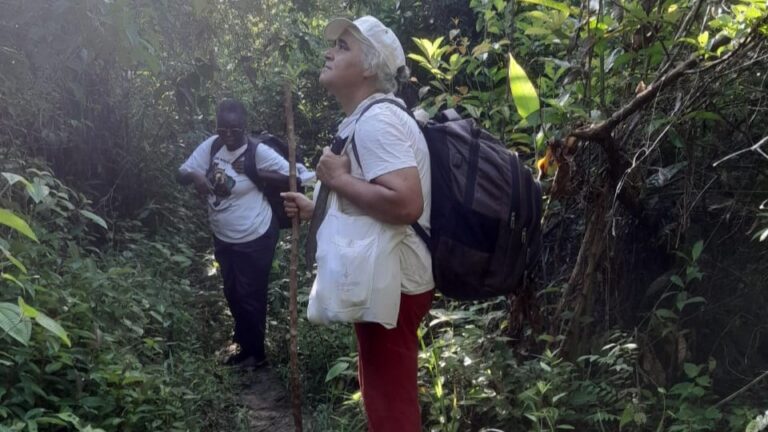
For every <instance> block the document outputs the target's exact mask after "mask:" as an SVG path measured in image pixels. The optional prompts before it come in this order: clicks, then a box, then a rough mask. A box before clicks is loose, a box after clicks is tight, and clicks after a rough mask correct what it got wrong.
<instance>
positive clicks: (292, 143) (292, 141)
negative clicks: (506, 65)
mask: <svg viewBox="0 0 768 432" xmlns="http://www.w3.org/2000/svg"><path fill="white" fill-rule="evenodd" d="M291 88H292V86H291V81H290V79H287V80H286V81H285V84H284V85H283V95H284V96H283V102H284V104H285V105H284V106H285V134H286V138H287V139H288V163H289V170H290V171H289V180H288V181H289V185H290V190H291V192H296V190H297V187H296V136H295V133H294V130H293V92H292V90H291ZM298 267H299V216H298V215H296V216H294V217H293V226H292V227H291V264H290V271H289V276H288V277H289V291H290V294H289V295H290V306H289V307H288V309H289V314H290V329H291V330H290V334H291V342H290V345H291V347H290V350H291V405H292V406H293V424H294V425H295V426H296V432H301V431H302V429H303V427H302V420H301V386H300V384H299V354H298V336H299V331H298V311H297V305H296V297H297V294H298V285H299V283H298Z"/></svg>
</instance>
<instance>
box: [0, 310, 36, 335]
mask: <svg viewBox="0 0 768 432" xmlns="http://www.w3.org/2000/svg"><path fill="white" fill-rule="evenodd" d="M0 330H2V331H3V332H5V333H7V334H9V335H11V337H12V338H14V339H16V340H17V341H19V342H21V343H22V344H24V345H27V344H28V343H29V338H30V337H32V322H31V321H30V320H29V318H26V317H24V316H23V315H22V313H21V309H19V306H18V305H15V304H13V303H0Z"/></svg>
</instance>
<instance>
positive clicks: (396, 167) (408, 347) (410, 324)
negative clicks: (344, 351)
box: [283, 16, 434, 432]
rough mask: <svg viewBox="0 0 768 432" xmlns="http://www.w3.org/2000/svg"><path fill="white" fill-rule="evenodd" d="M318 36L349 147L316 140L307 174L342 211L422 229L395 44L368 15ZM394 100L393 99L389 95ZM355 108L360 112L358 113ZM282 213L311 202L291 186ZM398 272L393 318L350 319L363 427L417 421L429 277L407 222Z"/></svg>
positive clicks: (416, 135) (306, 212)
mask: <svg viewBox="0 0 768 432" xmlns="http://www.w3.org/2000/svg"><path fill="white" fill-rule="evenodd" d="M325 37H326V38H327V39H329V40H332V41H334V45H333V47H331V48H330V49H328V50H327V51H326V53H325V66H324V67H323V70H322V71H321V73H320V83H321V84H322V85H323V86H324V87H325V88H326V89H327V90H328V92H329V93H330V94H332V95H333V96H334V97H335V98H336V100H337V101H338V102H339V103H340V105H341V106H342V108H343V110H344V112H345V114H346V115H347V117H346V118H345V119H344V120H343V121H342V122H341V124H340V125H339V128H338V132H337V138H338V139H343V140H345V141H346V140H347V139H348V138H349V137H350V135H351V134H353V133H354V141H355V145H356V147H357V153H358V154H357V157H356V158H352V159H350V157H349V154H348V153H347V151H348V152H350V153H351V152H352V151H351V150H349V146H347V151H345V152H344V153H343V154H342V155H336V154H334V153H333V152H331V151H330V149H328V148H325V149H324V151H323V156H322V157H321V159H320V161H319V163H318V166H317V176H318V178H319V179H320V180H321V181H322V186H321V187H323V188H325V187H327V188H329V189H330V190H331V191H333V192H334V193H336V194H337V196H338V197H340V199H341V203H342V204H341V206H342V207H341V208H342V211H345V212H349V213H350V214H355V213H357V214H360V213H362V214H364V215H367V216H370V217H372V218H374V219H375V220H377V221H378V222H380V223H382V224H390V225H401V226H409V225H411V224H413V223H414V222H417V221H418V222H419V224H420V225H421V226H422V227H424V228H425V229H427V230H428V229H429V215H430V205H429V203H430V199H429V198H430V194H431V181H430V166H429V152H428V149H427V144H426V141H425V139H424V136H423V135H422V133H421V130H420V129H419V126H418V125H417V123H416V122H415V121H414V120H413V119H412V118H411V117H410V116H409V115H408V114H407V113H405V112H404V111H403V110H402V109H401V108H398V107H396V106H393V105H392V104H391V103H379V104H376V105H371V106H370V107H369V105H370V104H371V103H372V102H374V101H376V100H378V99H381V98H389V99H394V98H395V96H394V95H393V91H395V90H396V89H397V88H398V83H402V82H405V80H407V78H408V69H407V68H406V66H405V54H404V52H403V48H402V46H401V45H400V42H399V41H398V39H397V37H396V36H395V34H394V33H393V32H392V31H391V30H390V29H389V28H387V27H385V26H384V25H383V24H382V23H381V22H379V21H378V20H377V19H376V18H373V17H370V16H366V17H362V18H360V19H357V20H355V21H354V22H352V21H349V20H346V19H336V20H333V21H331V22H330V23H329V24H328V26H327V27H326V28H325ZM396 101H397V102H399V103H400V104H403V102H402V100H399V99H396ZM363 111H365V113H364V115H361V114H362V113H363ZM283 197H284V198H285V207H286V211H287V212H288V214H289V215H295V214H299V215H300V217H301V218H302V219H309V218H311V217H312V214H313V212H314V204H313V202H312V201H310V200H309V199H308V198H307V197H305V196H304V195H302V194H297V193H285V194H283ZM397 247H398V249H399V251H398V253H399V256H400V264H401V265H400V268H401V272H402V282H401V285H400V287H399V289H400V309H399V315H398V318H397V325H396V327H395V328H391V329H387V328H385V327H384V326H383V325H381V324H380V323H372V322H366V323H355V332H356V335H357V344H358V351H359V357H358V358H359V363H358V372H359V381H360V388H361V392H362V395H363V401H364V404H365V410H366V414H367V416H368V425H369V431H373V432H388V431H393V432H417V431H420V430H421V415H420V412H419V403H418V389H417V372H418V362H417V356H418V339H417V334H416V331H417V329H418V326H419V323H420V322H421V321H422V319H423V318H424V316H425V315H426V314H427V312H428V311H429V308H430V305H431V302H432V295H433V288H434V281H433V279H432V271H431V268H432V267H431V257H430V254H429V251H428V249H427V247H426V245H425V244H424V242H423V241H422V240H421V238H419V236H418V235H417V234H416V233H415V232H414V231H413V229H412V228H410V227H408V232H407V234H406V236H405V238H404V240H402V242H401V243H400V244H399V245H398V246H397Z"/></svg>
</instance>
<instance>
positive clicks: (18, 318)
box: [0, 163, 236, 431]
mask: <svg viewBox="0 0 768 432" xmlns="http://www.w3.org/2000/svg"><path fill="white" fill-rule="evenodd" d="M19 167H21V168H24V164H23V163H20V164H19ZM25 175H31V176H34V177H32V181H27V180H26V178H24V177H23V176H22V175H21V174H18V173H13V174H11V173H4V177H5V179H6V180H8V181H7V182H6V184H5V185H3V188H2V190H3V191H4V192H3V195H2V196H0V204H1V205H2V206H4V207H8V208H15V209H17V211H19V212H23V213H25V214H26V215H27V219H28V220H31V221H32V222H33V226H34V232H35V233H37V238H36V240H39V241H35V242H33V241H32V240H31V238H34V237H32V236H28V233H27V232H25V230H18V232H21V233H23V234H24V236H21V235H18V234H15V233H16V232H17V231H15V229H16V228H18V227H19V226H21V227H22V228H24V227H25V228H26V230H28V232H29V233H31V232H32V228H30V227H28V226H27V225H26V224H24V225H19V224H18V223H16V224H12V225H10V226H11V227H12V228H14V230H13V231H12V230H8V229H6V230H4V231H0V235H1V236H2V237H0V244H2V245H3V250H4V252H5V256H6V259H7V260H6V261H0V271H2V274H3V281H2V282H0V283H2V285H3V295H2V297H0V300H5V301H4V302H0V329H1V330H2V336H0V364H2V369H1V370H2V373H1V374H0V376H1V377H2V380H3V382H4V389H3V390H2V391H1V392H0V401H2V403H1V404H0V429H2V430H29V431H35V430H38V429H47V428H57V429H56V430H79V431H100V430H101V431H110V430H169V431H170V430H211V429H220V428H224V429H227V430H234V427H236V419H235V417H234V415H232V416H228V415H226V414H225V413H224V412H225V410H232V403H233V402H232V400H231V399H229V398H226V397H224V398H222V389H226V388H228V385H230V383H229V380H228V378H227V376H226V375H222V374H221V372H220V371H219V370H218V366H216V365H215V364H214V361H213V356H212V355H211V354H212V352H213V350H214V349H215V348H216V347H215V346H210V345H209V346H204V345H202V344H201V341H204V340H206V339H205V338H201V337H200V334H202V333H208V332H210V331H211V330H213V329H207V328H205V326H206V324H205V323H204V321H201V313H202V312H203V310H204V309H201V307H202V308H205V307H211V306H214V305H210V304H209V305H208V306H205V303H202V304H201V303H199V301H200V300H201V299H200V294H196V290H197V289H199V288H196V287H195V286H193V285H191V284H190V281H189V280H188V279H187V276H188V274H189V272H190V271H191V270H194V267H193V266H194V265H195V264H197V265H200V264H201V263H200V262H199V260H198V259H197V258H196V257H195V256H194V255H193V253H192V248H191V246H190V244H189V243H188V242H191V241H195V238H196V236H197V234H192V233H193V232H194V231H192V230H193V229H198V226H197V225H196V224H188V225H187V226H178V227H176V228H174V229H170V230H167V231H166V232H165V233H162V234H160V235H158V236H156V237H154V238H151V237H149V236H148V235H147V233H146V232H145V231H144V230H143V229H141V227H140V226H139V225H137V224H136V223H124V222H118V223H115V227H114V229H115V231H114V232H113V233H114V234H117V235H119V236H120V237H121V238H123V239H124V243H123V244H122V246H120V247H113V246H112V245H110V246H109V247H106V248H105V247H103V246H102V247H98V246H99V243H101V244H102V245H104V243H103V242H104V240H103V237H102V235H103V230H104V228H106V227H107V226H108V225H107V224H106V222H105V221H104V220H103V219H102V218H101V217H99V216H97V215H96V214H95V213H93V212H92V210H91V208H90V206H89V204H88V200H87V199H85V197H84V196H82V195H81V194H78V193H76V192H75V191H73V190H72V189H70V188H68V187H66V186H64V185H63V184H62V183H61V182H60V181H59V180H58V179H56V178H55V177H53V176H52V175H51V174H50V173H48V172H46V171H42V170H37V169H33V168H31V167H30V168H27V169H26V172H25ZM32 184H37V185H39V187H38V188H37V189H34V190H31V189H29V188H27V187H26V186H27V185H32ZM15 185H24V186H25V187H24V188H19V187H15ZM35 190H37V191H39V193H36V192H35ZM7 214H11V213H10V212H7ZM19 220H21V219H19ZM183 236H187V237H186V238H185V237H183ZM22 263H24V264H22ZM200 273H202V272H200ZM201 277H202V274H201ZM214 289H215V288H214ZM216 307H218V308H219V309H220V306H216ZM33 324H34V325H33ZM220 337H224V335H220ZM206 351H207V353H208V354H207V355H206V354H204V353H205V352H206ZM216 411H221V412H219V413H217V412H216ZM225 425H226V426H225Z"/></svg>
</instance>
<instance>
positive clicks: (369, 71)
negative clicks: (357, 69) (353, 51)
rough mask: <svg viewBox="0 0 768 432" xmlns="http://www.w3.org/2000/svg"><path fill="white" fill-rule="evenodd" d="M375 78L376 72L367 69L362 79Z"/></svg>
mask: <svg viewBox="0 0 768 432" xmlns="http://www.w3.org/2000/svg"><path fill="white" fill-rule="evenodd" d="M375 76H376V72H374V70H373V69H371V68H368V69H366V70H365V71H364V72H363V78H373V77H375Z"/></svg>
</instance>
